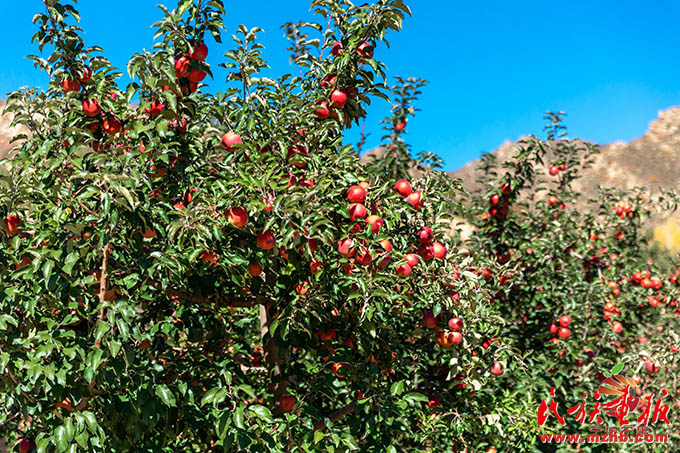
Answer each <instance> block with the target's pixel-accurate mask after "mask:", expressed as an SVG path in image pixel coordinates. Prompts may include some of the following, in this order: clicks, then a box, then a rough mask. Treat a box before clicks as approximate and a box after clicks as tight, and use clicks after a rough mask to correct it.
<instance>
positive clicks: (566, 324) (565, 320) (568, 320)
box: [560, 315, 571, 327]
mask: <svg viewBox="0 0 680 453" xmlns="http://www.w3.org/2000/svg"><path fill="white" fill-rule="evenodd" d="M569 324H571V318H570V317H569V315H563V316H562V317H561V318H560V325H561V326H562V327H569Z"/></svg>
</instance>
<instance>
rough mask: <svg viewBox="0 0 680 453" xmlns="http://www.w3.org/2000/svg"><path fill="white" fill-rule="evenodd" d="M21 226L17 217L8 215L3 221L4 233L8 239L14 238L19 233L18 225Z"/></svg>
mask: <svg viewBox="0 0 680 453" xmlns="http://www.w3.org/2000/svg"><path fill="white" fill-rule="evenodd" d="M20 224H21V219H20V218H19V216H16V215H10V216H7V218H6V219H5V232H6V233H7V235H8V236H9V237H14V236H16V235H17V234H19V232H20V231H21V230H20V229H19V225H20Z"/></svg>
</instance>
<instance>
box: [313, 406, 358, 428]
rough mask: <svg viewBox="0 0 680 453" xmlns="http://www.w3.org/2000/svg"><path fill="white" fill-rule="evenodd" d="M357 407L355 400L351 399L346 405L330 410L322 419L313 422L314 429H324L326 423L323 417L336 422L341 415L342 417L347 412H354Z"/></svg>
mask: <svg viewBox="0 0 680 453" xmlns="http://www.w3.org/2000/svg"><path fill="white" fill-rule="evenodd" d="M356 407H357V402H356V401H352V402H351V403H349V404H348V405H346V406H343V407H341V408H340V409H338V410H336V411H334V412H331V413H330V414H328V415H327V416H326V417H324V418H323V419H322V420H319V421H318V422H316V423H314V431H317V430H321V431H323V430H324V429H326V423H325V422H324V420H325V419H329V420H330V421H332V422H336V421H338V420H340V419H341V418H342V417H344V416H345V415H347V414H350V413H352V412H354V409H356Z"/></svg>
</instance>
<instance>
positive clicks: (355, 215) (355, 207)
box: [349, 203, 368, 220]
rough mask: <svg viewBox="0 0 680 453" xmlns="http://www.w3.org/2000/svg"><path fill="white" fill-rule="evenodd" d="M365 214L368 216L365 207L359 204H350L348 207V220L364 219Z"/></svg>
mask: <svg viewBox="0 0 680 453" xmlns="http://www.w3.org/2000/svg"><path fill="white" fill-rule="evenodd" d="M367 214H368V211H367V210H366V206H364V205H363V204H361V203H352V204H351V205H350V206H349V219H350V220H356V219H363V218H366V215H367Z"/></svg>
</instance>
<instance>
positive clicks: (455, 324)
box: [449, 318, 463, 332]
mask: <svg viewBox="0 0 680 453" xmlns="http://www.w3.org/2000/svg"><path fill="white" fill-rule="evenodd" d="M449 329H451V330H453V331H454V332H460V331H461V330H463V320H462V319H460V318H451V319H449Z"/></svg>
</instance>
